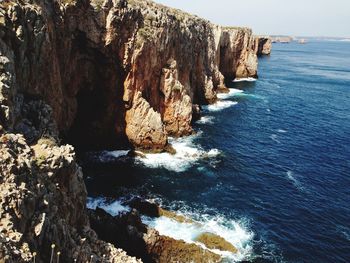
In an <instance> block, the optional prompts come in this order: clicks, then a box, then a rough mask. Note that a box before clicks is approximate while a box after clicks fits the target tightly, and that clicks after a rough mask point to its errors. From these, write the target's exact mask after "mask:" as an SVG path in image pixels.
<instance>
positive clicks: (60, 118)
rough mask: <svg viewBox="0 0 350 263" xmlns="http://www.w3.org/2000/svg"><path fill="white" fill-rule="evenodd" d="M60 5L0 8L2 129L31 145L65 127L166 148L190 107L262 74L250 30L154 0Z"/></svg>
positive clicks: (97, 144) (95, 138)
mask: <svg viewBox="0 0 350 263" xmlns="http://www.w3.org/2000/svg"><path fill="white" fill-rule="evenodd" d="M5 2H6V4H5ZM9 3H10V4H9ZM61 3H62V4H61V6H59V4H58V1H50V2H49V3H46V2H45V3H44V1H42V0H40V1H35V3H34V2H31V3H29V2H28V1H27V2H26V4H19V3H17V2H15V1H3V4H1V5H0V11H1V12H0V13H1V14H2V22H1V23H0V35H1V36H2V37H1V39H0V50H1V57H0V64H1V65H2V66H1V68H0V71H1V79H0V83H1V85H0V102H1V107H0V124H1V125H2V126H4V127H5V128H6V129H9V130H11V131H15V132H19V133H22V134H24V135H25V136H26V138H27V139H28V142H29V143H34V142H35V141H36V140H37V139H38V138H40V137H41V136H42V135H43V134H46V135H47V136H51V137H57V135H58V134H57V131H58V132H59V133H60V134H61V135H64V136H65V138H67V140H68V142H74V144H75V145H76V146H79V147H81V148H88V149H91V148H93V149H95V148H100V149H101V148H111V147H116V146H121V145H122V146H130V144H131V146H135V148H140V149H147V150H153V151H159V150H160V149H161V148H162V147H165V146H166V145H167V137H168V136H169V135H171V136H185V135H188V134H191V133H192V127H191V122H192V120H193V119H194V118H193V115H195V116H196V115H197V112H193V107H192V106H193V104H197V105H200V104H208V103H214V102H215V101H216V99H217V97H216V93H217V90H218V89H223V88H224V87H225V84H224V81H225V78H226V80H228V81H230V80H231V79H233V78H235V77H248V76H252V77H254V76H256V75H257V72H256V70H257V62H256V56H255V53H254V50H253V49H252V43H251V42H252V41H253V35H252V32H251V30H250V29H247V28H235V27H232V28H226V27H225V28H224V27H221V26H218V25H214V24H212V23H210V22H209V21H207V20H204V19H200V18H198V17H197V16H193V15H190V14H187V13H185V12H182V11H179V10H177V9H172V8H167V7H164V6H162V5H159V4H156V3H154V2H152V1H149V0H143V1H141V0H133V1H126V0H117V1H104V2H103V3H102V2H101V1H92V2H91V3H90V2H89V1H87V0H76V1H68V2H65V1H63V2H62V1H61ZM57 21H59V22H57ZM15 54H16V55H15ZM140 94H141V95H140ZM32 112H40V114H38V116H35V115H34V114H32ZM49 115H52V117H53V119H49V118H47V116H49ZM39 118H40V119H43V120H46V122H43V121H41V120H40V121H38V119H39ZM142 120H143V121H142ZM38 123H41V124H42V125H43V127H36V126H37V124H38ZM54 125H56V126H57V129H55V128H54V127H53V126H54ZM54 131H56V134H54V133H53V132H54Z"/></svg>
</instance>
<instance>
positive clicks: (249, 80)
mask: <svg viewBox="0 0 350 263" xmlns="http://www.w3.org/2000/svg"><path fill="white" fill-rule="evenodd" d="M243 81H248V82H253V81H256V79H255V78H251V77H249V78H238V79H234V80H233V82H243Z"/></svg>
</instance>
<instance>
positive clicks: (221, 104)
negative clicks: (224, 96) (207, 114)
mask: <svg viewBox="0 0 350 263" xmlns="http://www.w3.org/2000/svg"><path fill="white" fill-rule="evenodd" d="M236 104H237V102H236V101H224V100H219V101H217V102H216V103H214V104H210V105H207V106H204V108H205V109H207V110H208V111H221V110H223V109H226V108H229V107H231V106H233V105H236Z"/></svg>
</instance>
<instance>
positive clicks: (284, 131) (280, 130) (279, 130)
mask: <svg viewBox="0 0 350 263" xmlns="http://www.w3.org/2000/svg"><path fill="white" fill-rule="evenodd" d="M277 132H279V133H286V132H287V131H286V130H283V129H278V130H277Z"/></svg>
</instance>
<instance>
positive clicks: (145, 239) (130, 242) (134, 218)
mask: <svg viewBox="0 0 350 263" xmlns="http://www.w3.org/2000/svg"><path fill="white" fill-rule="evenodd" d="M89 215H90V221H91V226H92V228H93V229H95V230H96V231H97V232H98V233H99V237H100V238H102V239H103V240H106V241H108V242H111V243H113V244H116V245H118V246H120V247H122V248H128V253H130V254H131V255H133V256H136V257H140V258H141V259H142V260H143V262H179V263H187V262H195V263H197V262H198V263H200V262H208V263H209V262H221V256H219V255H217V254H215V253H213V252H211V251H209V250H207V249H203V248H202V247H200V246H198V245H196V244H188V243H186V242H184V241H182V240H175V239H173V238H170V237H167V236H163V235H160V234H159V233H158V232H157V231H156V230H154V229H151V228H148V227H147V226H146V225H144V224H142V222H141V219H140V217H139V215H138V213H137V212H136V210H133V211H131V212H130V213H127V214H122V215H119V216H115V217H113V216H111V215H109V214H108V213H106V212H105V211H104V210H102V209H96V211H92V210H91V211H89Z"/></svg>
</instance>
